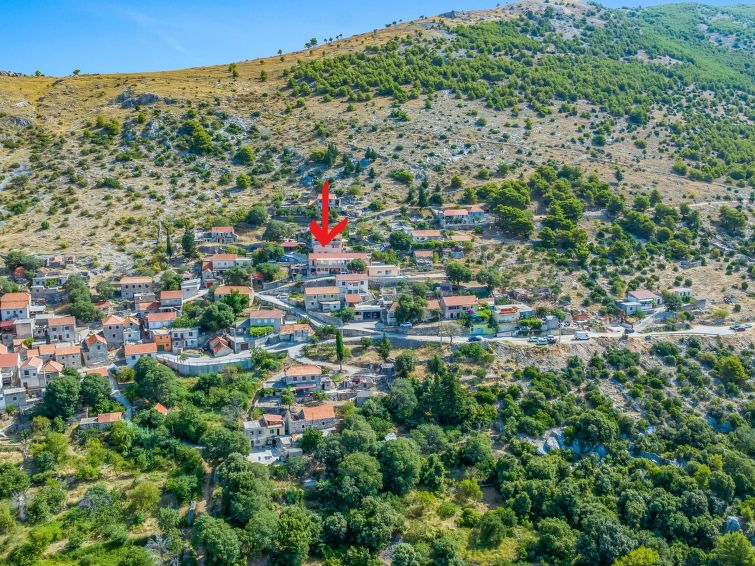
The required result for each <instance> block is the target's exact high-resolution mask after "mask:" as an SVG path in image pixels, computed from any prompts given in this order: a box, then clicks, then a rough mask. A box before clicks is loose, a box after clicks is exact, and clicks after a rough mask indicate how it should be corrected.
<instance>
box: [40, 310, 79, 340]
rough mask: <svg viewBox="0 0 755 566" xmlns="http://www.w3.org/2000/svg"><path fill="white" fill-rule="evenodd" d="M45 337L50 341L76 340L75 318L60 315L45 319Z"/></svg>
mask: <svg viewBox="0 0 755 566" xmlns="http://www.w3.org/2000/svg"><path fill="white" fill-rule="evenodd" d="M47 339H48V340H49V341H50V342H78V339H77V336H76V318H75V317H73V316H62V317H59V318H51V319H49V320H48V321H47Z"/></svg>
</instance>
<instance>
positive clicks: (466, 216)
mask: <svg viewBox="0 0 755 566" xmlns="http://www.w3.org/2000/svg"><path fill="white" fill-rule="evenodd" d="M433 214H434V215H435V218H436V219H437V220H438V224H439V225H440V227H441V228H447V227H452V228H470V227H474V226H480V225H482V224H485V223H486V221H487V220H486V218H485V212H484V211H483V210H482V208H480V207H479V206H476V205H475V206H470V207H467V208H445V209H442V210H433Z"/></svg>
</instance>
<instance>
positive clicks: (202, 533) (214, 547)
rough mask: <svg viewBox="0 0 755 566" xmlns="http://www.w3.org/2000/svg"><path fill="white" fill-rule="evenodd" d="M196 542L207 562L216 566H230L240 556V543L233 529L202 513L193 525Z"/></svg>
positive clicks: (223, 522)
mask: <svg viewBox="0 0 755 566" xmlns="http://www.w3.org/2000/svg"><path fill="white" fill-rule="evenodd" d="M195 533H196V537H197V541H198V542H199V543H200V544H201V545H202V546H203V547H204V549H205V551H206V553H207V561H208V562H209V563H210V564H217V565H218V566H232V565H233V564H235V563H236V561H237V560H238V559H239V557H240V556H241V543H240V542H239V539H238V536H237V535H236V532H235V531H234V530H233V528H232V527H231V526H230V525H229V524H228V523H226V522H225V521H223V519H216V518H215V517H213V516H211V515H209V514H207V513H203V514H202V515H200V516H199V518H198V519H197V522H196V525H195Z"/></svg>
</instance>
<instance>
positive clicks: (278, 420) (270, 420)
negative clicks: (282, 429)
mask: <svg viewBox="0 0 755 566" xmlns="http://www.w3.org/2000/svg"><path fill="white" fill-rule="evenodd" d="M262 419H263V420H264V421H265V422H266V423H267V424H268V425H277V424H283V417H282V416H281V415H273V414H270V413H265V414H263V415H262Z"/></svg>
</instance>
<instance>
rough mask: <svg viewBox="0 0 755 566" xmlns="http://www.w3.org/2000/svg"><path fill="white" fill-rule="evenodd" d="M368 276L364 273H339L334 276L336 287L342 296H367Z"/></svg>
mask: <svg viewBox="0 0 755 566" xmlns="http://www.w3.org/2000/svg"><path fill="white" fill-rule="evenodd" d="M367 281H368V276H367V274H366V273H341V274H338V275H336V287H338V292H339V293H340V294H341V295H342V296H343V295H362V296H364V295H367V292H368V286H367Z"/></svg>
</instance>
